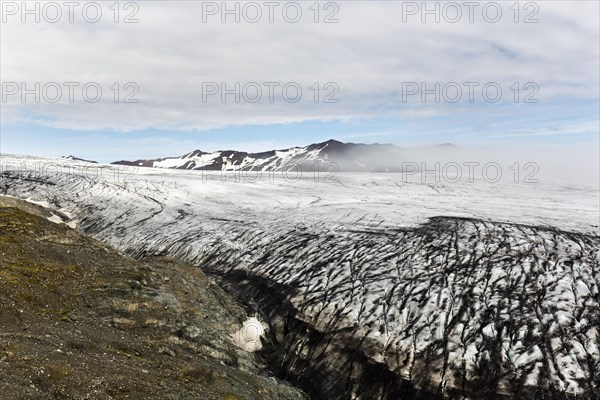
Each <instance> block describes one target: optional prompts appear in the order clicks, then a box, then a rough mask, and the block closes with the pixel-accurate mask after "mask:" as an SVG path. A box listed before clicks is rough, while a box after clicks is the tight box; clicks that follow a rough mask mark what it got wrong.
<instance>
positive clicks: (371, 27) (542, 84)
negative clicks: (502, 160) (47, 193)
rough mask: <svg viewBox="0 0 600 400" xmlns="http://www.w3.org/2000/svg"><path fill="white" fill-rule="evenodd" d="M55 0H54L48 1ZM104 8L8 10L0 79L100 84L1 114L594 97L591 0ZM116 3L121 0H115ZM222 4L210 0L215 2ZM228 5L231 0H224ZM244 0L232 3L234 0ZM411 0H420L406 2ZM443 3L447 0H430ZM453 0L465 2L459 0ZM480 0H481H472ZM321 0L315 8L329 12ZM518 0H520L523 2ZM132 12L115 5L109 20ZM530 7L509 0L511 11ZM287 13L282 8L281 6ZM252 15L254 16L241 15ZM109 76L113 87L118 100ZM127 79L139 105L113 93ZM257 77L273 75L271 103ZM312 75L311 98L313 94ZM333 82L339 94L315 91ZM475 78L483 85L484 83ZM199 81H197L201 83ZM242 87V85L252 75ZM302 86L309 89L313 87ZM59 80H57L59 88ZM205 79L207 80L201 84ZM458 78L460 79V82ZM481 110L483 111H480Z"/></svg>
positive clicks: (198, 121)
mask: <svg viewBox="0 0 600 400" xmlns="http://www.w3.org/2000/svg"><path fill="white" fill-rule="evenodd" d="M4 3H6V2H4ZM18 3H19V4H20V2H18ZM59 3H60V2H59ZM101 4H102V7H103V17H102V19H101V21H100V22H98V23H96V24H91V23H87V22H85V21H84V20H83V19H82V18H80V17H78V15H79V14H75V16H76V18H75V23H72V24H71V23H68V22H65V21H64V20H63V21H60V22H58V23H55V24H52V23H46V22H44V21H43V20H42V21H41V22H40V23H33V22H28V23H21V22H20V21H19V19H18V17H19V15H16V16H10V18H8V17H7V18H8V19H7V21H6V22H5V23H3V24H2V35H1V39H0V41H1V43H0V44H1V47H2V56H1V61H0V64H1V75H2V82H3V84H6V83H7V82H17V83H20V82H26V83H27V85H28V87H29V88H32V87H33V85H34V83H35V82H40V83H41V86H43V85H44V84H45V83H48V82H57V83H59V84H62V83H64V82H79V83H80V87H81V86H83V85H84V84H85V83H88V82H97V83H98V84H99V85H100V87H101V88H102V92H103V93H102V98H101V100H100V101H98V102H97V103H88V102H86V101H85V100H84V99H83V97H82V95H81V92H80V89H79V88H80V87H78V88H77V90H76V91H75V101H74V102H73V103H70V102H69V101H68V99H67V96H66V94H65V93H66V92H63V97H62V99H61V101H59V102H57V103H55V104H50V103H48V102H45V101H41V102H40V103H39V104H38V103H35V102H33V101H32V96H29V97H28V101H27V102H26V103H25V104H23V103H22V102H21V101H20V99H19V96H10V97H9V98H8V101H7V102H6V103H4V104H2V106H3V107H2V108H3V122H4V123H12V124H38V125H45V126H51V127H56V128H66V129H73V130H101V129H111V130H119V131H132V130H143V129H178V130H198V129H199V130H208V129H214V128H220V127H224V126H230V125H234V126H235V125H247V124H253V125H256V124H280V123H293V122H305V121H314V120H317V121H332V120H341V121H348V120H353V119H362V118H378V117H392V118H418V117H420V116H440V115H442V116H443V115H453V114H455V113H457V112H459V113H465V115H468V114H469V113H471V112H472V111H473V109H472V107H470V106H469V105H470V104H469V102H468V101H466V100H465V99H466V97H467V93H466V92H463V97H462V98H461V101H459V102H457V103H456V104H452V103H448V102H445V101H443V99H442V101H440V102H439V103H438V102H436V101H435V100H434V99H433V96H431V95H430V96H428V97H427V98H426V102H425V103H422V102H421V98H420V94H417V95H414V96H411V97H410V99H409V101H406V102H404V101H403V98H402V92H403V83H406V82H416V83H419V84H420V83H424V84H426V86H427V87H428V88H432V87H434V85H435V83H436V82H440V84H441V86H442V87H443V85H444V84H447V83H448V82H457V83H459V84H460V85H462V84H463V83H464V82H479V83H480V84H481V86H483V85H484V84H485V83H488V82H496V83H497V84H498V85H499V86H500V87H501V88H502V89H503V95H502V98H501V100H500V102H499V103H498V104H492V103H488V102H486V101H485V99H483V98H482V95H481V92H480V91H479V88H478V89H477V91H476V92H475V93H476V98H475V101H476V103H477V104H480V105H481V107H480V109H479V110H484V112H485V111H487V110H490V113H491V114H498V113H497V111H496V108H497V107H498V106H499V104H506V103H510V102H512V101H513V97H514V91H512V90H511V89H510V87H511V86H512V85H513V84H514V83H515V82H518V83H519V87H520V101H521V100H522V98H523V96H526V95H527V94H529V93H531V91H527V90H525V89H524V88H523V85H524V84H525V83H527V82H535V83H537V85H538V86H539V91H538V92H537V93H536V94H535V97H536V99H538V100H539V101H540V102H556V101H564V102H565V104H568V102H570V101H573V100H596V99H597V98H598V91H597V89H598V86H599V85H600V82H599V80H598V73H597V71H598V68H600V61H599V60H600V56H599V47H600V46H599V42H598V40H599V39H598V37H599V31H598V30H599V28H598V17H597V16H598V13H599V11H600V10H599V5H598V3H597V2H586V1H581V2H555V1H543V2H536V3H535V4H537V5H538V7H539V10H537V12H536V13H535V17H536V18H538V19H539V22H538V23H532V24H526V23H522V22H519V23H515V22H514V21H513V19H514V13H513V11H512V10H511V9H509V6H510V5H512V3H510V4H509V2H498V3H496V4H499V5H500V6H501V9H502V13H503V14H502V18H501V19H500V21H499V22H497V23H489V22H486V21H485V19H484V18H483V17H482V14H481V12H480V11H479V10H480V9H479V8H478V9H477V10H476V11H475V13H474V18H475V22H474V23H470V22H468V20H467V19H466V12H467V11H466V10H465V9H464V7H463V9H462V12H463V18H462V19H461V20H460V21H459V22H457V23H449V22H447V21H444V20H443V18H442V20H441V21H440V23H435V22H433V17H432V16H427V18H428V19H429V22H427V23H422V22H421V15H420V14H417V15H410V16H407V18H406V19H407V22H402V19H403V7H406V4H407V2H371V1H368V2H367V1H352V2H337V3H335V4H337V5H338V7H339V10H337V12H336V13H335V18H337V19H338V20H339V22H338V23H331V24H325V23H314V21H313V18H314V13H313V10H311V9H309V7H310V6H311V5H312V3H308V2H301V3H298V4H301V8H302V12H303V14H302V19H301V20H300V21H299V22H298V23H289V22H286V21H285V20H284V19H283V18H282V16H281V14H279V11H278V10H279V9H282V8H283V5H284V4H285V3H283V2H282V3H281V7H280V8H278V9H277V11H276V12H275V14H274V15H275V21H274V22H273V23H269V22H268V21H267V20H266V15H267V14H266V13H267V8H266V7H265V6H264V3H263V2H257V3H256V4H258V5H259V6H260V8H261V10H262V12H263V18H262V20H261V21H260V22H258V23H249V22H247V21H244V20H243V18H242V20H241V21H240V23H235V22H234V21H233V20H232V16H231V15H230V16H228V17H227V18H228V19H229V22H227V23H221V21H220V17H221V15H219V14H217V15H210V16H208V17H207V21H206V22H202V17H203V7H206V5H207V4H208V3H207V2H178V1H170V2H137V4H138V5H139V11H138V12H137V13H136V15H135V17H136V18H137V19H139V23H134V24H124V23H114V22H113V20H112V19H113V17H114V15H113V13H112V11H111V10H109V9H108V7H109V6H110V4H109V3H101ZM123 4H124V3H120V5H121V7H122V6H123ZM215 4H216V5H217V6H219V7H220V6H221V4H222V3H221V2H217V3H215ZM228 4H229V5H230V6H231V7H234V6H233V5H232V4H235V3H228ZM247 4H248V3H247V2H246V3H240V7H241V8H243V7H244V6H245V5H247ZM415 4H417V6H419V7H420V5H421V2H416V3H415ZM439 4H440V7H443V5H444V4H445V3H439ZM459 4H462V3H460V2H459ZM481 4H482V6H481V8H483V5H484V4H485V3H484V2H482V3H481ZM324 5H325V3H320V13H319V19H320V20H322V19H323V18H325V16H326V15H328V14H329V13H331V12H333V11H335V9H334V8H331V9H324ZM523 5H524V3H521V6H523ZM130 11H131V10H124V9H122V10H121V13H120V19H122V18H124V17H125V16H126V15H127V14H128V12H130ZM532 11H534V10H529V9H527V10H526V9H524V8H522V9H520V14H519V20H520V21H522V20H523V19H524V18H525V16H527V15H528V14H529V13H531V12H532ZM292 14H293V13H292ZM252 15H253V14H252ZM115 82H118V83H119V96H118V97H119V99H120V100H121V102H119V103H115V102H114V101H113V100H114V95H115V90H114V89H113V90H111V89H110V88H111V87H113V84H114V83H115ZM128 82H134V83H135V84H136V85H138V86H139V92H138V93H137V94H135V96H134V97H135V98H137V99H139V103H123V102H122V100H123V99H124V97H125V96H126V95H127V94H131V93H132V92H133V90H132V89H131V87H130V88H129V89H126V88H125V87H124V86H125V84H126V83H128ZM206 82H216V83H219V84H220V83H223V82H224V83H225V84H226V85H227V87H228V88H229V89H231V88H234V87H235V83H236V82H239V83H240V88H243V87H244V85H245V84H247V83H249V82H256V83H258V84H259V85H260V86H261V88H262V90H263V96H262V98H261V100H260V101H258V102H256V103H250V102H248V101H243V99H242V101H240V102H239V103H236V102H235V101H234V100H233V98H234V96H233V95H228V96H227V97H226V101H225V102H222V101H221V100H220V96H218V95H214V96H210V97H209V98H208V99H207V100H208V101H207V102H203V96H202V93H203V83H204V84H205V83H206ZM264 82H278V83H280V86H279V87H277V89H276V91H275V93H276V95H275V99H274V101H273V102H270V101H269V99H268V95H267V90H268V89H267V87H265V86H264V85H263V83H264ZM289 82H295V83H297V84H298V85H299V86H300V87H301V89H302V94H303V95H302V100H300V101H299V102H297V103H291V102H287V101H285V100H284V99H283V98H282V94H281V88H282V86H283V85H284V84H285V83H289ZM315 82H318V87H319V93H318V102H316V103H315V101H314V96H315V89H314V88H315V87H314V86H313V85H314V84H315ZM328 82H333V83H335V84H336V85H337V88H339V91H338V92H337V94H335V96H334V98H337V99H338V100H339V102H337V103H324V102H323V100H324V98H325V96H326V95H328V94H332V93H333V92H334V91H335V86H330V87H329V88H328V89H326V88H325V84H327V83H328ZM481 86H480V87H481ZM204 88H205V87H204ZM249 88H250V89H252V87H251V86H250V87H249ZM311 88H313V89H311ZM63 89H64V87H63ZM205 89H206V88H205ZM463 90H465V88H464V87H463ZM478 112H481V111H478Z"/></svg>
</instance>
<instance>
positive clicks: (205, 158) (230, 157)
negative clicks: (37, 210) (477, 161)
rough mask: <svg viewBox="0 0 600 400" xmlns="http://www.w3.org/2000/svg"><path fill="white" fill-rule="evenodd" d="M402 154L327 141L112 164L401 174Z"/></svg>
mask: <svg viewBox="0 0 600 400" xmlns="http://www.w3.org/2000/svg"><path fill="white" fill-rule="evenodd" d="M454 147H455V146H454V145H453V144H451V143H443V144H439V145H435V146H431V147H430V148H435V149H451V148H454ZM405 152H406V149H405V148H402V147H399V146H396V145H393V144H391V143H385V144H379V143H373V144H364V143H351V142H348V143H344V142H341V141H338V140H335V139H329V140H327V141H325V142H319V143H313V144H310V145H307V146H295V147H290V148H287V149H279V150H269V151H262V152H257V153H249V152H245V151H238V150H217V151H214V152H205V151H202V150H200V149H196V150H193V151H191V152H189V153H186V154H184V155H182V156H179V157H161V158H155V159H138V160H135V161H127V160H120V161H115V162H113V163H112V164H114V165H127V166H135V167H151V168H168V169H182V170H225V171H284V170H289V169H293V168H295V167H300V168H303V169H304V168H308V169H311V168H315V163H320V164H323V167H325V168H332V167H333V168H338V169H339V170H343V171H347V172H388V171H389V172H393V171H401V167H400V166H399V165H398V160H401V159H403V158H405V157H403V153H405ZM317 168H321V167H320V166H317Z"/></svg>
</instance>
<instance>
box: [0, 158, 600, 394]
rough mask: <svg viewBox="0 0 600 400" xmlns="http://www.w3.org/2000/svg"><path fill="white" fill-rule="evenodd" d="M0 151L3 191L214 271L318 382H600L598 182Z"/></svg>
mask: <svg viewBox="0 0 600 400" xmlns="http://www.w3.org/2000/svg"><path fill="white" fill-rule="evenodd" d="M1 161H2V174H1V175H0V194H4V195H9V196H15V197H20V198H24V199H28V200H30V201H34V202H39V203H43V204H46V205H48V206H50V207H52V208H54V209H55V210H56V213H57V214H56V216H58V217H60V218H62V219H63V220H64V222H68V223H71V224H73V223H75V224H76V226H77V227H78V229H80V230H82V231H83V232H85V233H88V234H90V235H92V236H94V237H96V238H98V239H100V240H103V241H105V242H108V243H110V244H112V245H114V246H115V247H117V248H119V249H121V250H122V251H124V252H127V253H128V254H130V255H133V256H135V257H143V256H146V255H157V254H158V255H168V256H171V257H174V258H178V259H181V260H185V261H188V262H191V263H194V264H195V265H197V266H198V267H200V268H203V269H204V270H205V271H207V272H209V273H211V274H212V275H213V276H214V277H215V278H216V279H218V280H219V281H220V282H221V283H222V284H223V285H224V286H225V287H227V288H228V289H229V290H231V291H232V292H233V293H234V294H236V295H237V296H238V297H239V298H240V299H242V300H244V301H245V302H246V304H248V306H249V307H250V308H253V309H254V310H255V311H256V312H257V313H258V315H259V316H260V318H261V319H262V320H264V322H265V323H266V324H267V325H268V326H269V329H268V332H267V333H268V335H267V336H268V339H267V341H268V343H266V344H265V346H264V348H263V351H262V355H263V356H264V357H265V358H267V359H269V361H270V364H271V365H272V367H273V368H274V369H275V370H276V371H277V373H278V374H280V375H281V376H282V377H284V378H286V379H288V380H290V381H291V382H292V383H295V384H298V385H299V386H301V387H302V388H303V389H305V390H306V391H307V392H309V394H310V395H311V396H312V397H313V398H322V399H441V398H464V399H467V398H469V399H488V398H490V399H491V398H494V399H497V398H514V399H522V398H532V399H567V398H569V399H572V398H578V399H598V398H600V256H599V252H600V236H599V226H598V224H599V218H600V211H599V203H598V201H599V194H598V186H597V185H585V184H574V183H550V182H540V183H537V184H524V183H514V182H511V181H510V180H507V179H505V180H502V181H500V182H497V183H490V182H486V181H480V180H476V181H475V182H470V181H465V180H461V181H460V182H455V183H446V182H443V181H441V182H437V183H436V182H431V181H423V180H422V179H420V177H418V176H417V177H414V176H413V177H410V178H408V179H407V177H406V175H403V174H396V173H381V174H373V173H352V174H351V173H347V174H344V173H338V174H336V175H335V176H334V177H327V176H326V175H323V176H315V175H313V174H305V175H304V176H302V177H299V178H298V177H297V176H296V175H294V174H291V175H285V174H279V173H277V174H272V175H266V176H258V175H256V176H253V175H247V176H240V175H236V174H218V173H215V174H212V173H207V174H200V173H199V172H198V171H183V170H159V169H150V168H134V169H127V167H123V166H114V165H113V166H108V165H99V166H93V167H92V166H90V165H89V164H86V163H83V162H79V161H75V160H51V159H41V158H31V157H18V156H7V155H4V156H2V159H1ZM296 178H298V179H296ZM56 216H55V217H56ZM58 217H57V218H58ZM191 328H192V327H190V329H191Z"/></svg>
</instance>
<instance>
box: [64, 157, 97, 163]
mask: <svg viewBox="0 0 600 400" xmlns="http://www.w3.org/2000/svg"><path fill="white" fill-rule="evenodd" d="M63 159H65V160H69V161H82V162H86V163H91V164H98V162H97V161H92V160H85V159H83V158H79V157H75V156H71V155H68V156H63Z"/></svg>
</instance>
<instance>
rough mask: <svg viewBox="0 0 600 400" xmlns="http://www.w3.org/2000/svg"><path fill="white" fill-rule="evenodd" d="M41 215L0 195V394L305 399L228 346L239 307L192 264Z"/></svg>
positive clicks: (252, 358) (241, 318)
mask: <svg viewBox="0 0 600 400" xmlns="http://www.w3.org/2000/svg"><path fill="white" fill-rule="evenodd" d="M7 203H10V204H7ZM7 205H11V206H19V207H21V208H24V209H27V210H28V211H30V212H33V213H36V214H38V215H34V214H31V213H28V212H26V211H24V210H22V209H18V208H15V207H5V206H7ZM47 213H48V212H47V210H44V209H42V208H38V207H36V206H33V205H30V204H27V203H22V202H19V201H15V200H14V199H9V200H6V199H5V200H4V201H2V200H0V256H1V258H0V399H10V400H15V399H40V400H42V399H43V400H48V399H161V400H162V399H215V400H216V399H218V400H225V399H227V400H234V399H240V400H241V399H257V400H258V399H290V400H291V399H305V398H306V397H305V395H304V394H303V393H301V392H300V391H299V390H297V389H295V388H293V387H291V386H289V385H288V384H286V383H284V382H282V381H278V380H276V379H275V378H273V377H271V376H270V375H269V374H268V372H266V371H265V369H264V368H263V366H262V365H261V364H260V362H258V361H257V359H256V357H255V355H254V354H253V353H248V352H246V351H244V350H242V349H240V348H238V347H236V346H235V345H234V344H233V343H232V341H231V336H230V334H231V333H234V332H236V331H237V330H238V329H240V327H241V326H242V322H243V321H245V320H246V318H247V315H246V312H245V311H244V310H243V309H242V308H241V307H240V306H238V305H237V304H236V303H235V302H234V301H233V300H232V298H231V297H230V296H228V295H227V294H225V293H224V292H223V291H222V290H221V289H220V288H219V287H217V286H216V285H214V284H213V283H211V282H210V281H209V280H208V279H207V278H206V277H205V275H204V274H203V273H202V272H201V271H200V270H198V269H197V268H192V267H190V266H188V265H186V264H183V263H178V262H175V261H173V260H170V259H168V258H153V259H146V260H142V261H134V260H133V259H131V258H128V257H125V256H123V255H121V254H120V253H119V252H117V251H116V250H114V249H112V248H110V247H109V246H106V245H104V244H102V243H100V242H98V241H96V240H93V239H91V238H88V237H86V236H83V235H81V234H79V233H78V232H76V231H74V230H72V229H70V228H69V227H67V226H66V225H64V224H61V225H59V224H56V223H53V222H50V221H48V220H47V219H46V218H44V217H47V215H46V214H47Z"/></svg>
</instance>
